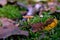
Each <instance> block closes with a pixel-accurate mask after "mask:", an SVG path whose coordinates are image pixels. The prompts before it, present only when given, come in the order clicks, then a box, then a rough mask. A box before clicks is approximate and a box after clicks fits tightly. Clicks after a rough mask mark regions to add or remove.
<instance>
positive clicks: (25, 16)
mask: <svg viewBox="0 0 60 40" xmlns="http://www.w3.org/2000/svg"><path fill="white" fill-rule="evenodd" d="M23 18H33V16H23Z"/></svg>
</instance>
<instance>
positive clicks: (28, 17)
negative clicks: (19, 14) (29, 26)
mask: <svg viewBox="0 0 60 40" xmlns="http://www.w3.org/2000/svg"><path fill="white" fill-rule="evenodd" d="M23 18H27V21H28V22H29V19H31V18H33V16H23Z"/></svg>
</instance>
